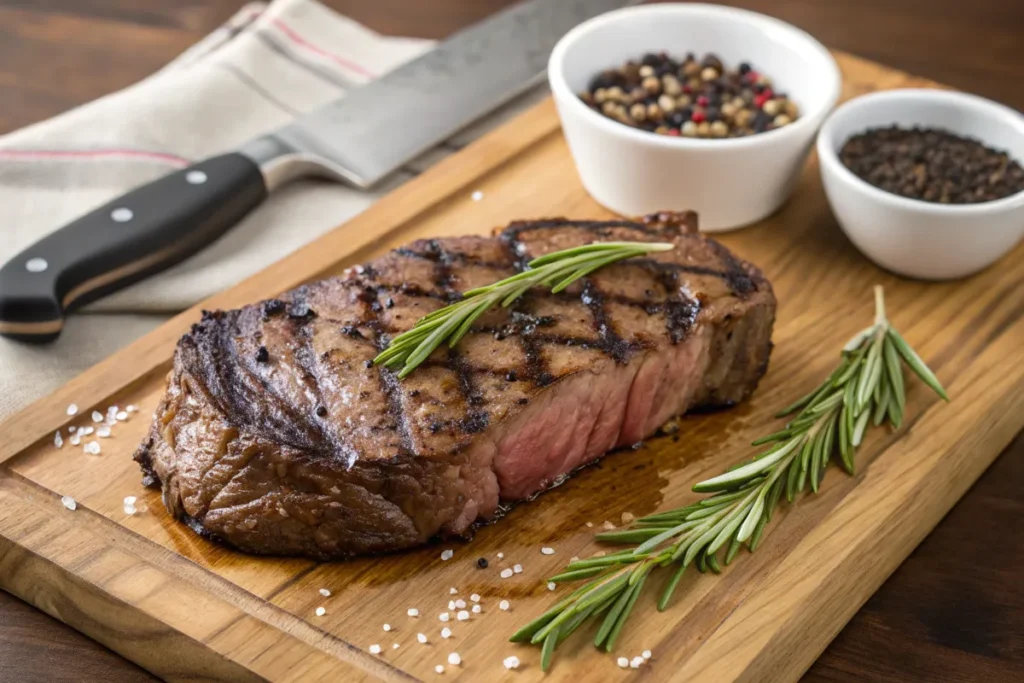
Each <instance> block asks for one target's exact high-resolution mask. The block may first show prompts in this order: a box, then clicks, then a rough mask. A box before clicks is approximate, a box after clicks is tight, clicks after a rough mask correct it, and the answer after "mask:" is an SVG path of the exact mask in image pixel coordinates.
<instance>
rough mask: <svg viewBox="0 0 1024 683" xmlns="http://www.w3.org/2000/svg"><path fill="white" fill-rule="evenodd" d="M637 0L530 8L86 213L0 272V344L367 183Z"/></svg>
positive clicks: (534, 3) (497, 101) (513, 91)
mask: <svg viewBox="0 0 1024 683" xmlns="http://www.w3.org/2000/svg"><path fill="white" fill-rule="evenodd" d="M635 2H637V0H530V1H529V2H523V3H520V4H517V5H513V6H512V7H509V8H508V9H506V10H504V11H502V12H499V13H497V14H495V15H492V16H491V17H489V18H487V19H485V20H484V21H481V22H480V23H478V24H475V25H473V26H471V27H469V28H467V29H465V30H463V31H460V32H458V33H456V34H454V35H452V36H451V37H450V38H448V39H447V40H445V41H444V42H443V43H441V44H440V45H439V46H437V47H436V48H435V49H433V50H432V51H430V52H428V53H427V54H425V55H423V56H421V57H419V58H418V59H416V60H413V61H411V62H409V63H407V64H405V65H403V66H400V67H399V68H397V69H395V70H394V71H391V72H389V73H388V74H386V75H384V76H383V77H381V78H379V79H377V80H376V81H373V82H372V83H369V84H367V85H365V86H362V87H360V88H358V89H355V90H353V91H351V92H349V93H348V94H346V95H345V96H344V97H342V98H340V99H338V100H336V101H335V102H332V103H329V104H327V105H325V106H323V107H321V108H320V109H317V110H315V111H313V112H311V113H309V114H306V115H304V116H302V117H300V118H298V119H296V120H295V121H294V122H292V123H290V124H288V125H286V126H284V127H283V128H281V129H279V130H277V131H275V132H272V133H269V134H267V135H263V136H260V137H258V138H255V139H253V140H251V141H249V142H247V143H245V144H244V145H242V146H241V147H240V148H239V149H238V150H237V151H235V152H230V153H228V154H222V155H220V156H217V157H212V158H210V159H206V160H203V161H200V162H198V163H196V164H193V165H192V166H190V167H188V168H185V169H182V170H180V171H176V172H174V173H171V174H169V175H166V176H164V177H162V178H159V179H157V180H156V181H153V182H151V183H149V184H147V185H143V186H141V187H139V188H136V189H134V190H131V191H130V192H128V193H127V194H125V195H122V196H121V197H118V198H117V199H114V200H113V201H111V202H108V203H107V204H105V205H103V206H101V207H99V208H97V209H95V210H93V211H91V212H90V213H88V214H86V215H84V216H82V217H81V218H79V219H77V220H75V221H73V222H72V223H69V224H68V225H66V226H64V227H62V228H60V229H59V230H57V231H56V232H54V233H51V234H50V235H48V236H46V237H44V238H43V239H41V240H40V241H38V242H36V243H35V244H33V245H32V246H30V247H29V248H27V249H25V250H24V251H23V252H21V253H20V254H18V255H17V256H15V257H14V258H13V259H11V260H10V261H8V262H7V263H6V264H4V266H3V267H2V268H0V335H2V336H5V337H11V338H16V339H21V340H24V341H33V342H45V341H51V340H53V339H56V338H57V336H58V335H59V334H60V331H61V329H62V328H63V324H64V317H65V315H67V314H68V313H69V312H71V311H72V310H74V309H75V308H77V307H79V306H82V305H83V304H85V303H88V302H89V301H93V300H95V299H97V298H99V297H101V296H104V295H106V294H109V293H111V292H113V291H116V290H118V289H121V288H122V287H124V286H126V285H128V284H130V283H132V282H136V281H138V280H140V279H142V278H144V277H146V276H148V275H151V274H153V273H155V272H158V271H160V270H163V269H165V268H167V267H169V266H171V265H173V264H175V263H178V262H180V261H182V260H184V259H185V258H187V257H189V256H191V255H192V254H194V253H196V252H197V251H199V250H201V249H202V248H203V247H205V246H207V245H209V244H210V243H211V242H213V241H215V240H216V239H217V238H219V237H220V236H221V235H223V234H224V233H225V232H226V231H227V230H228V229H230V228H231V227H232V226H233V225H235V223H237V222H238V221H239V220H241V219H242V218H243V217H244V216H245V215H246V214H248V213H249V212H250V211H252V210H253V209H254V208H255V207H256V206H258V205H259V204H260V203H261V202H262V201H263V200H264V199H266V198H267V196H268V195H269V194H270V193H272V192H273V191H275V190H276V189H277V188H279V187H281V186H282V185H284V184H285V183H287V182H290V181H292V180H295V179H297V178H302V177H308V176H314V175H316V176H324V177H328V178H332V179H335V180H338V181H341V182H344V183H347V184H349V185H353V186H355V187H359V188H366V187H370V186H372V185H373V184H374V183H376V182H378V181H379V180H381V179H382V178H384V177H385V176H387V175H388V174H390V173H391V172H393V171H395V170H396V169H398V168H400V167H401V166H402V165H403V164H405V163H406V162H408V161H410V160H412V159H414V158H415V157H416V156H418V155H419V154H420V153H422V152H424V151H426V150H428V149H430V148H431V147H433V146H434V145H436V144H438V143H440V142H442V141H443V140H444V139H445V138H447V137H449V136H450V135H452V134H453V133H455V132H457V131H458V130H459V129H461V128H463V127H465V126H466V125H467V124H469V123H471V122H473V121H474V120H476V119H478V118H480V117H481V116H483V115H484V114H486V113H488V112H490V111H492V110H493V109H494V108H496V107H498V106H500V105H501V104H503V103H505V102H506V101H508V100H509V99H511V98H513V97H515V96H516V95H518V94H520V93H522V92H523V91H525V90H526V89H528V88H529V87H530V86H531V85H533V84H535V83H537V82H538V81H539V80H540V79H542V78H543V76H544V72H545V67H546V65H547V60H548V56H549V54H550V52H551V49H552V48H553V47H554V45H555V43H556V42H557V41H558V39H559V38H560V37H561V36H562V35H564V34H565V33H566V32H567V31H568V30H569V29H571V28H572V27H574V26H575V25H576V24H578V23H580V22H582V21H584V20H586V19H589V18H591V17H593V16H596V15H598V14H602V13H604V12H606V11H609V10H612V9H616V8H619V7H623V6H626V5H631V4H634V3H635Z"/></svg>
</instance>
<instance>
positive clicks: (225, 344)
mask: <svg viewBox="0 0 1024 683" xmlns="http://www.w3.org/2000/svg"><path fill="white" fill-rule="evenodd" d="M240 317H241V316H240V315H239V312H238V311H232V312H228V313H224V312H221V311H215V312H213V313H210V314H209V315H207V316H206V317H204V319H203V321H202V322H200V324H199V329H198V331H197V333H196V334H193V335H191V336H190V337H187V339H188V340H189V343H190V344H191V347H192V351H193V353H194V354H195V357H196V359H197V361H198V363H199V365H200V367H201V368H202V380H203V381H204V384H205V386H206V388H207V391H209V393H210V396H211V398H212V399H213V400H214V401H215V402H216V403H217V406H218V408H219V409H220V410H221V411H222V412H224V413H225V414H229V415H233V416H237V417H238V418H240V421H241V422H242V424H244V425H245V426H246V427H248V428H249V429H252V430H253V431H254V432H256V433H258V434H260V435H261V436H263V437H264V438H267V439H270V440H276V441H279V442H281V443H283V444H285V445H288V446H292V447H294V448H300V449H311V450H314V451H317V452H319V451H320V450H321V449H320V447H319V443H318V441H319V440H318V439H315V438H311V435H310V433H309V430H310V427H311V426H312V425H310V423H309V421H308V420H307V419H306V416H304V415H302V414H300V413H298V412H297V411H296V410H295V408H294V407H293V406H292V405H290V404H289V403H288V402H287V401H284V400H283V397H281V396H280V395H279V394H278V393H277V391H276V390H274V389H273V388H272V387H271V386H270V385H269V384H268V383H267V382H266V381H265V380H264V378H263V377H261V376H260V374H259V373H257V372H253V368H251V367H250V363H249V360H250V358H249V355H242V354H239V353H238V349H237V348H236V346H235V343H234V337H236V336H237V337H241V336H243V334H244V331H243V330H242V329H241V328H239V326H238V320H239V318H240ZM222 319H227V320H228V324H227V325H221V324H216V323H218V322H219V321H220V320H222ZM254 384H256V385H258V387H259V390H258V391H257V390H255V389H256V388H255V387H254V386H253V385H254ZM267 399H269V402H270V403H271V404H272V405H267V406H266V407H267V410H265V411H259V410H258V408H259V407H261V406H264V405H265V403H264V401H266V400H267ZM321 436H322V433H321Z"/></svg>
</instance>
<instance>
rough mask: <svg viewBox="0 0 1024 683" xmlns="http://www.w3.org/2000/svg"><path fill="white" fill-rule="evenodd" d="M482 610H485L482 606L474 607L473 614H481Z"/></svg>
mask: <svg viewBox="0 0 1024 683" xmlns="http://www.w3.org/2000/svg"><path fill="white" fill-rule="evenodd" d="M481 610H483V607H481V606H480V605H473V614H480V612H481Z"/></svg>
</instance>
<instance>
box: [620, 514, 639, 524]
mask: <svg viewBox="0 0 1024 683" xmlns="http://www.w3.org/2000/svg"><path fill="white" fill-rule="evenodd" d="M635 519H636V515H634V514H633V513H632V512H623V513H622V523H623V524H632V523H633V520H635Z"/></svg>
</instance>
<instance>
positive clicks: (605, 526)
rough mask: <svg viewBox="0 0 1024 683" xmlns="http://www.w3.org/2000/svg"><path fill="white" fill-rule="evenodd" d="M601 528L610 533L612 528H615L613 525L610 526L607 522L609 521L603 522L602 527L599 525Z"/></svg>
mask: <svg viewBox="0 0 1024 683" xmlns="http://www.w3.org/2000/svg"><path fill="white" fill-rule="evenodd" d="M601 528H602V529H607V530H608V531H611V530H612V529H614V528H615V525H614V524H612V523H611V522H609V521H608V520H607V519H606V520H605V521H604V524H602V525H601Z"/></svg>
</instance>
